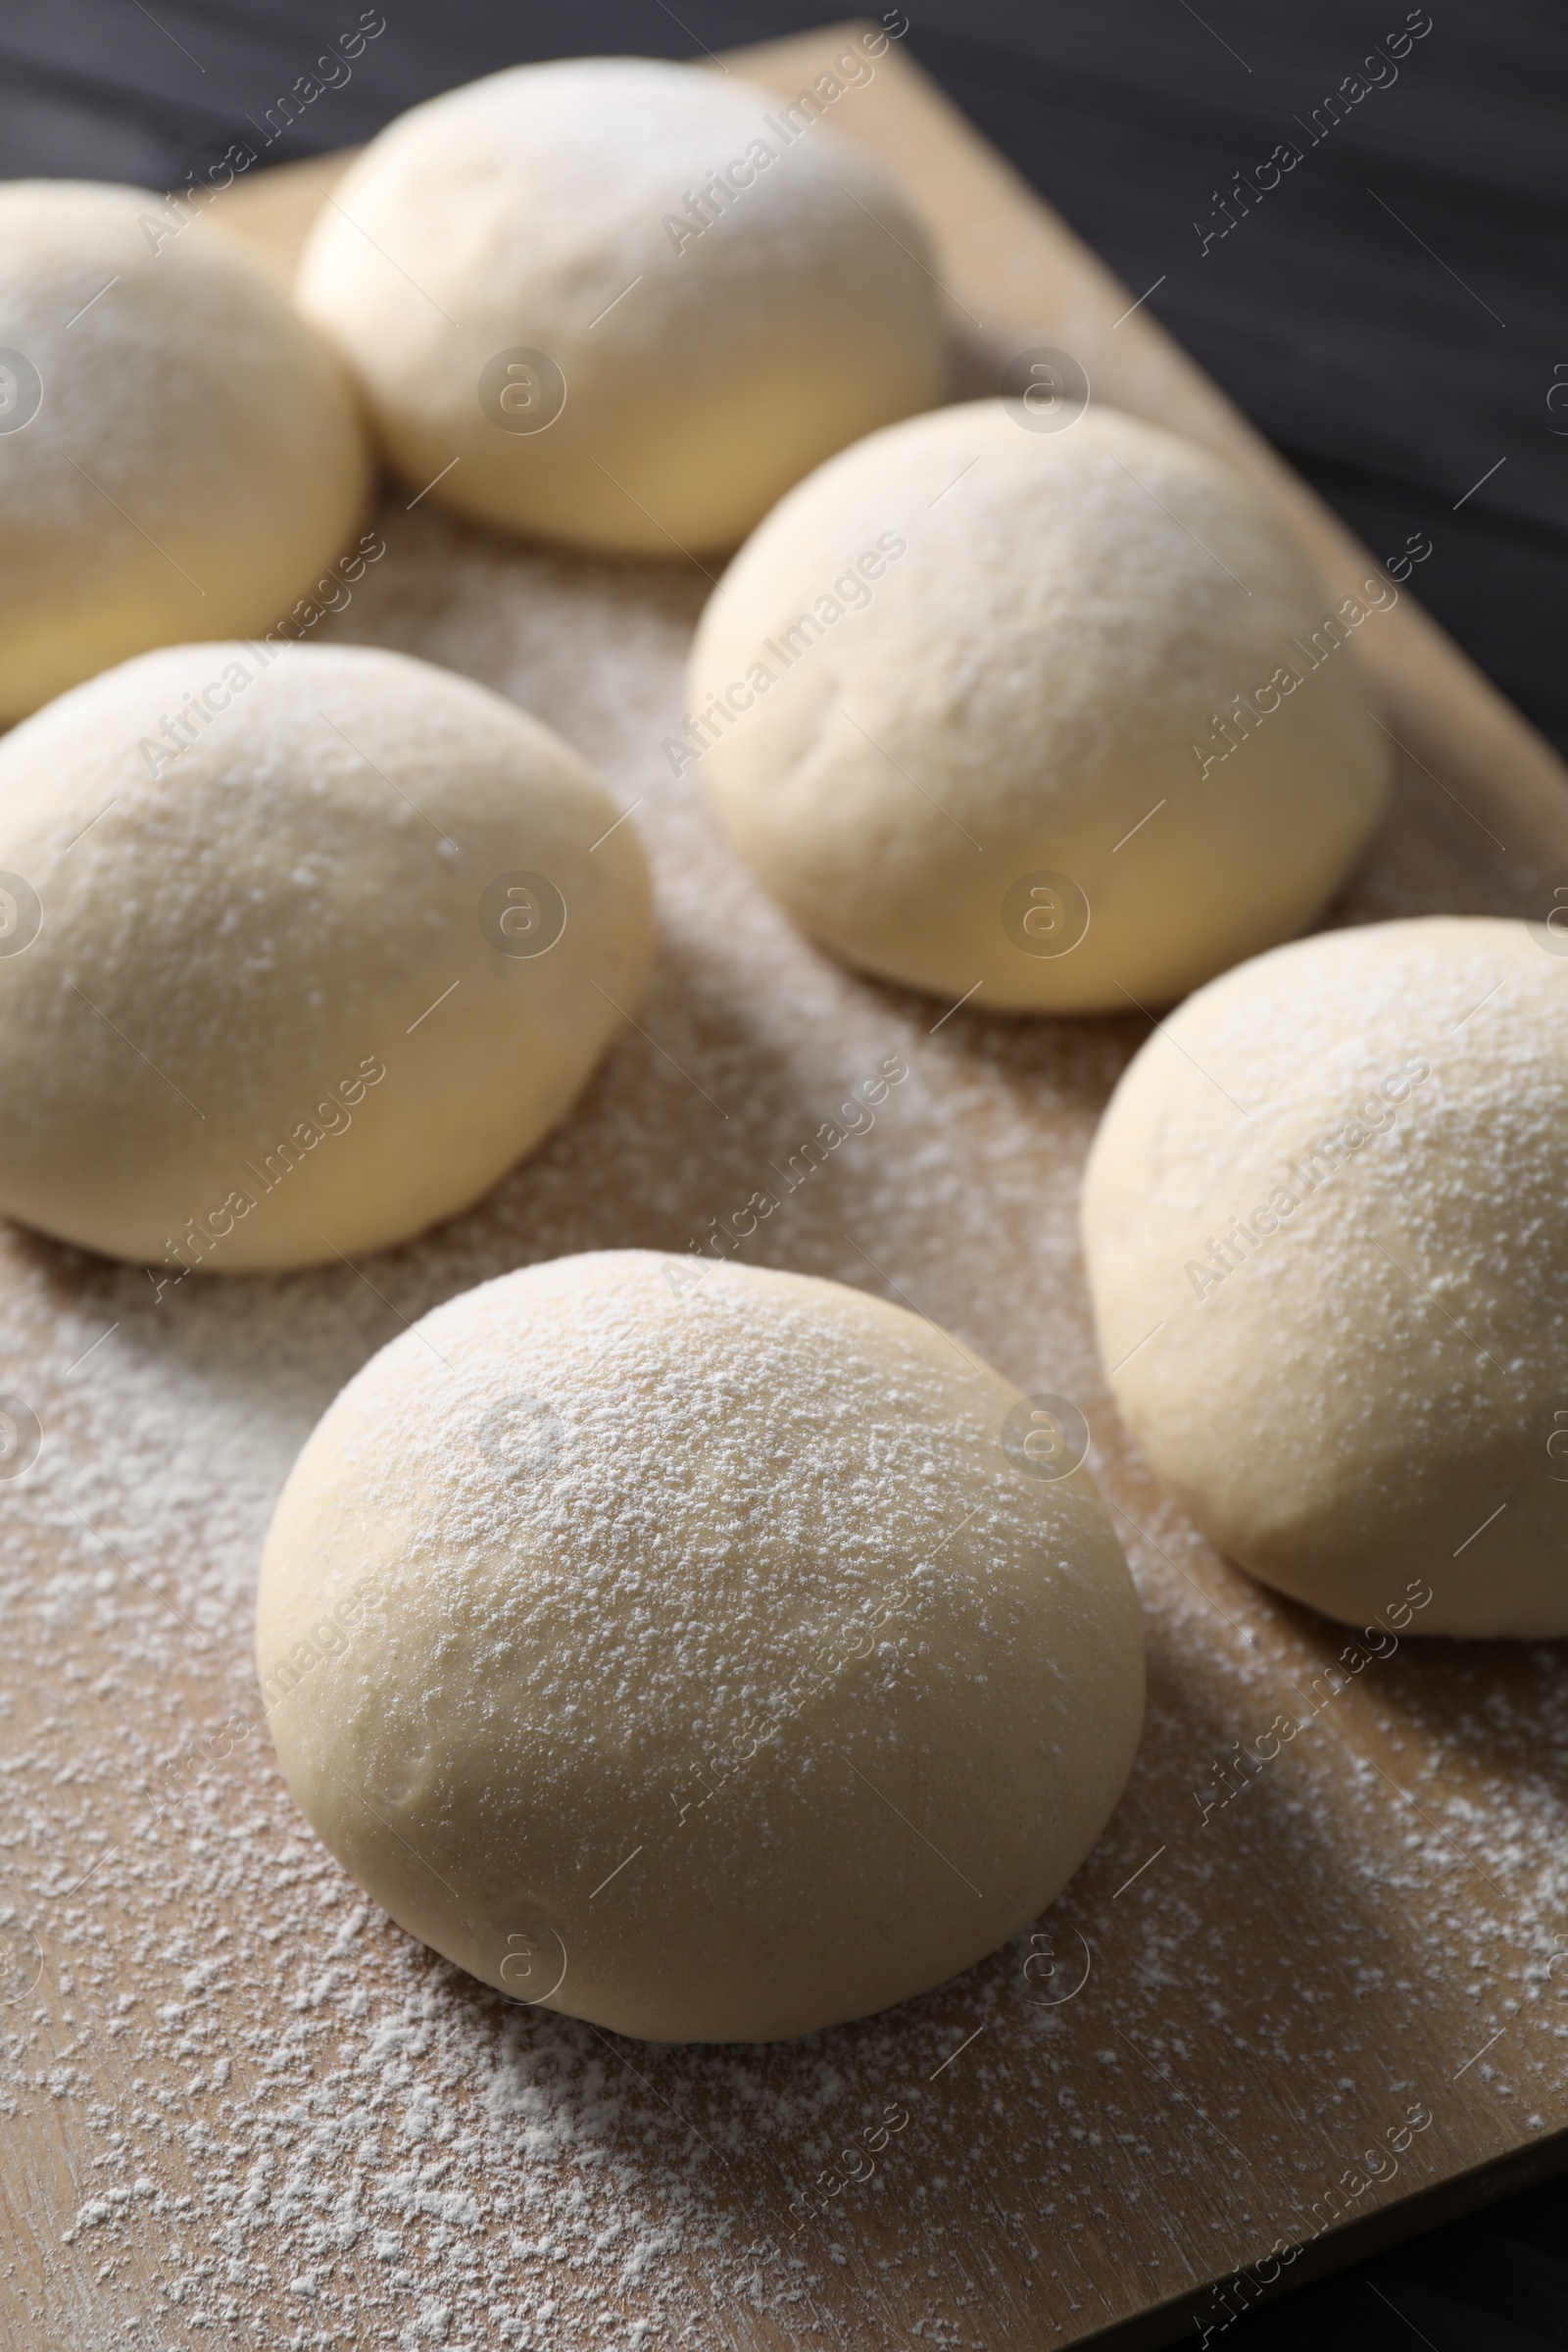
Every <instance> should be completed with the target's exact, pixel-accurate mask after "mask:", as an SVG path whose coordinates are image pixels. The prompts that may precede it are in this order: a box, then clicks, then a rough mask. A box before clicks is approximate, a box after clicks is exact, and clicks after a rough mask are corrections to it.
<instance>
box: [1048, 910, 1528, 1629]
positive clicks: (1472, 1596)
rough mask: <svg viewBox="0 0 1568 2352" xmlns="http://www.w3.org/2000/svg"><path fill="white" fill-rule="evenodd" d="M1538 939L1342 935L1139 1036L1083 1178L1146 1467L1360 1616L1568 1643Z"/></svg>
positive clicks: (1480, 928) (1458, 924)
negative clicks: (1145, 1037)
mask: <svg viewBox="0 0 1568 2352" xmlns="http://www.w3.org/2000/svg"><path fill="white" fill-rule="evenodd" d="M1559 949H1560V943H1557V942H1553V941H1552V940H1551V938H1550V937H1549V935H1548V933H1547V931H1546V929H1545V926H1544V925H1543V926H1542V927H1541V928H1540V930H1539V932H1538V931H1537V930H1536V929H1535V927H1534V926H1529V927H1527V926H1526V925H1525V924H1523V923H1513V922H1503V921H1495V920H1492V919H1490V918H1486V917H1481V916H1431V917H1427V918H1424V919H1422V920H1417V921H1410V922H1394V923H1377V924H1373V925H1370V926H1369V927H1367V928H1366V929H1364V930H1354V931H1335V932H1330V933H1328V934H1327V935H1326V936H1324V937H1322V938H1317V939H1308V940H1302V941H1300V942H1299V943H1298V944H1297V945H1295V946H1292V947H1286V948H1280V949H1277V950H1276V951H1275V952H1274V953H1273V954H1272V955H1269V956H1262V957H1260V958H1259V959H1258V960H1257V961H1256V962H1255V963H1249V964H1246V965H1244V966H1243V967H1242V968H1241V969H1240V970H1239V971H1234V972H1229V973H1227V974H1226V976H1225V978H1224V979H1222V980H1216V981H1215V982H1214V983H1213V985H1212V986H1211V987H1209V988H1205V989H1204V990H1203V991H1202V992H1201V994H1200V995H1199V996H1196V997H1194V998H1192V999H1191V1000H1190V1001H1189V1002H1188V1003H1187V1004H1185V1005H1182V1006H1181V1008H1180V1009H1179V1010H1178V1011H1177V1012H1175V1013H1174V1014H1172V1016H1171V1018H1170V1019H1169V1020H1168V1021H1167V1022H1166V1024H1165V1028H1164V1033H1163V1034H1162V1035H1155V1036H1153V1037H1152V1038H1151V1039H1150V1040H1149V1043H1148V1044H1147V1045H1146V1046H1145V1047H1144V1048H1143V1050H1142V1051H1141V1052H1140V1054H1138V1056H1137V1058H1136V1059H1135V1060H1134V1061H1133V1063H1132V1064H1131V1066H1130V1068H1129V1069H1128V1070H1127V1072H1126V1074H1125V1076H1124V1077H1123V1079H1122V1081H1121V1084H1120V1085H1119V1087H1118V1088H1117V1090H1116V1092H1115V1094H1114V1095H1113V1096H1112V1098H1111V1102H1110V1106H1109V1108H1108V1110H1107V1111H1106V1113H1105V1117H1104V1121H1103V1125H1102V1127H1101V1129H1100V1133H1099V1135H1098V1137H1097V1138H1096V1141H1095V1147H1094V1151H1093V1153H1092V1154H1091V1157H1090V1162H1089V1169H1088V1174H1087V1177H1086V1179H1085V1185H1084V1205H1083V1227H1084V1249H1085V1252H1086V1255H1087V1258H1088V1263H1089V1279H1090V1284H1091V1287H1092V1290H1093V1293H1094V1301H1095V1316H1096V1321H1097V1325H1098V1328H1099V1336H1100V1346H1101V1352H1102V1354H1103V1357H1104V1360H1105V1362H1106V1364H1107V1365H1110V1366H1112V1367H1116V1368H1115V1369H1114V1370H1113V1373H1112V1386H1113V1387H1114V1389H1115V1392H1116V1397H1117V1399H1118V1401H1119V1403H1120V1405H1121V1409H1122V1412H1123V1414H1124V1415H1125V1417H1126V1420H1127V1422H1128V1425H1129V1427H1130V1428H1131V1429H1132V1431H1133V1434H1134V1436H1135V1437H1137V1439H1138V1440H1139V1442H1140V1444H1141V1445H1142V1446H1143V1447H1144V1450H1145V1451H1146V1453H1147V1454H1148V1455H1149V1458H1150V1461H1151V1462H1152V1465H1153V1468H1154V1470H1155V1472H1156V1473H1157V1474H1158V1476H1159V1477H1160V1478H1161V1479H1163V1480H1164V1482H1165V1484H1166V1485H1167V1486H1168V1487H1169V1488H1170V1489H1171V1490H1172V1492H1173V1493H1174V1494H1175V1495H1177V1496H1178V1497H1179V1498H1180V1500H1181V1501H1182V1502H1183V1504H1184V1505H1185V1506H1186V1508H1187V1509H1188V1511H1190V1513H1191V1514H1192V1516H1193V1518H1194V1519H1196V1521H1197V1522H1198V1524H1199V1526H1200V1527H1201V1528H1202V1529H1203V1531H1204V1533H1205V1534H1206V1535H1208V1536H1210V1537H1211V1538H1212V1539H1213V1541H1214V1542H1215V1543H1216V1544H1218V1545H1219V1546H1220V1547H1221V1548H1222V1549H1223V1550H1224V1551H1226V1552H1228V1553H1229V1554H1230V1556H1231V1557H1232V1558H1233V1559H1235V1560H1237V1561H1239V1562H1240V1563H1241V1565H1242V1566H1243V1567H1245V1568H1250V1570H1251V1571H1252V1573H1253V1574H1254V1575H1255V1576H1259V1577H1261V1578H1262V1579H1263V1580H1264V1582H1265V1583H1268V1584H1271V1585H1275V1586H1277V1587H1278V1588H1279V1589H1280V1591H1281V1592H1283V1593H1291V1594H1292V1595H1294V1597H1295V1598H1297V1599H1299V1600H1304V1601H1309V1602H1310V1603H1311V1604H1312V1606H1313V1607H1315V1608H1319V1609H1323V1610H1326V1611H1327V1613H1328V1614H1329V1615H1330V1616H1332V1617H1340V1618H1343V1619H1345V1620H1346V1621H1347V1622H1351V1623H1354V1624H1356V1625H1361V1626H1372V1625H1373V1624H1374V1621H1377V1620H1382V1621H1383V1622H1384V1623H1385V1624H1388V1625H1394V1626H1399V1625H1408V1626H1409V1628H1410V1630H1411V1631H1413V1632H1420V1633H1428V1634H1514V1635H1528V1636H1552V1635H1561V1634H1568V1386H1565V1380H1564V1374H1565V1368H1568V1227H1565V1223H1564V1216H1563V1203H1564V1201H1565V1200H1568V962H1565V961H1564V960H1562V959H1561V956H1560V954H1559V952H1558V950H1559Z"/></svg>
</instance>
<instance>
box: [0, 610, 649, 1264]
mask: <svg viewBox="0 0 1568 2352" xmlns="http://www.w3.org/2000/svg"><path fill="white" fill-rule="evenodd" d="M264 655H267V656H270V666H267V667H265V668H264V667H263V661H262V657H263V656H264ZM193 698H195V699H193ZM212 713H216V715H211V714H212ZM171 722H172V726H173V727H177V726H179V725H181V724H182V725H183V728H184V730H185V732H186V734H187V735H188V738H189V740H188V742H187V746H186V748H185V749H184V750H183V751H181V752H180V753H179V754H178V756H177V757H175V756H174V755H173V754H172V752H171V750H170V743H171V739H172V726H171ZM160 744H161V745H162V754H161V756H160V753H159V750H158V746H159V745H160ZM154 766H157V767H158V768H159V772H158V773H157V774H156V775H154V774H152V773H151V772H150V770H151V769H152V768H153V767H154ZM614 819H615V809H614V807H613V803H612V801H611V800H610V797H609V795H608V794H607V793H606V792H605V791H604V789H603V788H602V786H601V785H600V784H599V783H598V781H597V779H596V778H595V777H594V776H593V774H592V773H591V772H590V770H589V769H588V768H587V767H585V766H584V764H583V762H582V761H581V760H579V759H577V757H576V756H575V754H574V753H572V752H571V751H569V750H568V749H567V747H566V746H565V745H564V743H563V742H561V740H560V739H559V737H557V736H555V735H553V734H552V733H551V732H550V731H549V730H548V729H547V728H545V727H543V726H541V725H539V723H538V722H537V721H536V720H534V719H531V718H529V717H527V716H525V715H524V713H523V712H522V711H518V710H517V709H515V706H514V705H512V704H511V703H508V702H505V701H503V700H502V698H501V697H500V696H499V695H496V694H492V693H490V692H489V691H488V689H486V688H484V687H481V686H475V685H472V684H470V683H469V682H468V681H467V680H466V679H464V678H459V677H455V676H453V674H452V673H451V672H450V671H448V670H443V669H437V668H435V667H434V666H433V665H432V664H430V663H429V662H417V661H413V660H411V659H409V658H408V657H407V656H406V655H402V654H393V653H383V652H380V651H374V650H371V649H370V648H368V647H361V646H344V647H333V648H327V647H318V646H293V647H290V648H288V649H286V650H284V651H282V652H280V653H279V652H278V651H277V650H276V649H275V648H270V647H262V648H258V647H256V646H254V645H249V644H228V645H186V646H177V647H171V648H167V649H164V650H162V651H160V652H158V653H154V654H144V655H142V656H140V657H139V658H138V659H137V660H136V661H134V662H126V663H124V664H123V666H122V667H121V668H119V669H115V670H111V671H109V672H108V673H107V675H105V676H104V677H101V678H95V679H93V680H92V681H91V682H90V683H89V684H87V685H85V686H78V687H76V688H75V689H74V690H73V692H72V693H71V694H69V695H66V696H63V697H62V698H61V700H60V701H59V702H57V703H52V704H50V705H49V706H48V708H47V709H45V710H43V711H38V712H37V713H36V714H35V715H34V716H33V717H32V718H30V719H27V720H25V722H24V723H23V725H22V726H20V727H19V728H18V729H17V730H16V732H15V733H14V734H13V735H11V736H10V737H8V738H7V740H6V742H5V743H4V744H3V745H0V1097H3V1099H4V1101H5V1103H6V1105H7V1109H6V1116H5V1119H4V1122H3V1124H0V1209H3V1210H4V1211H5V1212H6V1213H7V1214H9V1215H11V1216H15V1217H20V1218H22V1219H24V1220H25V1222H26V1223H27V1224H30V1225H35V1226H37V1227H38V1228H40V1230H41V1231H43V1232H45V1233H50V1234H54V1235H56V1236H58V1237H59V1238H60V1239H62V1240H64V1241H69V1242H77V1243H80V1244H82V1245H83V1246H84V1247H86V1248H88V1249H93V1250H104V1251H106V1252H108V1253H109V1254H110V1255H111V1256H116V1257H123V1258H128V1259H130V1260H131V1261H132V1262H142V1263H145V1264H148V1265H150V1266H154V1267H162V1268H164V1269H165V1270H166V1272H167V1274H168V1276H169V1278H170V1279H178V1278H179V1277H180V1274H181V1269H182V1268H184V1267H187V1266H189V1267H193V1268H194V1267H201V1268H204V1269H207V1270H211V1271H215V1272H219V1273H240V1272H244V1271H247V1270H249V1269H251V1268H253V1267H268V1266H294V1265H304V1264H309V1263H311V1262H313V1261H315V1260H318V1259H327V1260H330V1259H331V1258H332V1257H333V1255H334V1252H335V1251H342V1252H344V1253H345V1254H348V1255H352V1254H354V1252H355V1251H356V1250H367V1249H375V1248H378V1247H380V1246H382V1245H384V1244H388V1243H392V1242H396V1241H402V1240H405V1239H407V1238H408V1237H409V1236H410V1235H412V1234H415V1233H417V1232H419V1231H420V1230H421V1229H422V1228H423V1227H425V1226H426V1225H430V1224H432V1223H434V1222H435V1221H436V1220H437V1219H439V1218H442V1217H446V1216H450V1215H453V1214H454V1213H455V1212H456V1211H457V1210H459V1209H461V1208H464V1207H466V1205H467V1204H468V1202H469V1201H473V1200H475V1199H476V1198H477V1197H478V1195H479V1194H481V1193H482V1192H484V1191H485V1190H486V1189H487V1187H488V1186H490V1185H491V1184H493V1183H494V1182H495V1180H496V1178H497V1177H498V1176H500V1175H501V1174H502V1172H503V1170H504V1169H506V1168H507V1167H508V1166H510V1165H511V1163H512V1161H513V1160H515V1159H516V1158H517V1157H518V1156H519V1155H520V1154H521V1153H522V1152H526V1151H528V1150H529V1149H530V1148H531V1147H532V1146H533V1145H534V1144H535V1143H537V1142H538V1141H539V1139H540V1138H541V1137H542V1136H543V1135H544V1134H545V1133H546V1132H547V1131H548V1130H549V1129H550V1128H551V1127H552V1126H553V1125H554V1124H555V1122H556V1121H557V1120H558V1119H559V1118H560V1117H561V1115H562V1113H563V1112H564V1109H565V1108H566V1106H567V1104H568V1103H570V1102H571V1100H572V1098H573V1096H574V1095H575V1094H576V1093H577V1091H578V1089H579V1088H580V1087H581V1085H582V1084H583V1081H584V1080H585V1079H586V1077H587V1076H588V1073H589V1071H590V1070H591V1069H592V1067H593V1065H594V1063H595V1062H596V1061H597V1060H598V1058H599V1055H600V1054H601V1053H602V1051H603V1049H604V1047H605V1045H606V1043H607V1042H608V1040H609V1038H610V1037H611V1035H612V1034H613V1031H614V1030H615V1029H616V1028H618V1026H619V1023H620V1014H619V1012H618V1011H617V1010H616V1009H615V1007H616V1006H617V1005H620V1006H627V1005H630V1004H631V1003H632V1001H633V999H634V997H635V994H636V992H637V989H638V988H639V986H640V984H641V981H642V978H643V974H644V971H645V969H646V966H647V962H648V957H649V954H650V947H651V924H652V918H651V911H650V902H649V889H648V879H647V871H646V866H645V862H644V858H643V854H642V851H641V848H640V847H639V845H638V843H637V841H636V839H635V838H634V836H633V833H632V829H631V827H630V826H629V825H620V826H617V827H616V830H615V831H614V832H613V834H612V835H611V837H610V839H609V840H608V841H604V842H603V843H602V844H601V846H600V847H599V849H598V850H597V851H595V852H593V854H592V855H590V851H591V849H592V845H593V844H594V843H595V842H596V841H598V840H599V838H600V836H601V835H602V834H604V833H605V831H606V829H607V827H609V826H611V825H612V824H613V823H614ZM509 893H511V894H513V895H511V896H509ZM535 947H540V948H541V949H542V952H539V953H533V952H532V951H533V950H534V949H535ZM595 983H597V985H595ZM376 1073H379V1074H376Z"/></svg>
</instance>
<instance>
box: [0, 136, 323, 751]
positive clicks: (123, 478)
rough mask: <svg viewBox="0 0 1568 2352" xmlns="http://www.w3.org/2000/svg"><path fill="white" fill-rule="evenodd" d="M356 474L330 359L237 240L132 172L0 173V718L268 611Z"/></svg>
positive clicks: (275, 610) (314, 549)
mask: <svg viewBox="0 0 1568 2352" xmlns="http://www.w3.org/2000/svg"><path fill="white" fill-rule="evenodd" d="M368 486H369V462H368V455H367V452H366V448H365V442H364V436H363V434H362V432H361V429H360V424H359V419H358V417H357V416H356V414H355V410H354V405H353V400H352V397H351V394H350V392H349V389H348V384H347V380H346V378H345V376H344V373H343V370H342V368H340V367H339V365H338V363H337V361H336V359H335V358H334V357H333V355H332V353H331V352H330V351H328V350H327V349H326V347H325V346H324V345H323V344H322V342H321V341H320V339H319V337H318V336H317V335H316V334H315V333H314V331H313V330H312V329H311V328H310V327H309V326H307V325H306V324H305V323H304V321H303V320H302V319H299V318H297V317H296V315H295V313H294V312H293V311H292V310H291V309H290V308H289V304H288V300H287V297H286V295H285V294H284V293H282V292H281V291H280V290H279V289H278V287H277V286H275V285H274V284H273V282H272V280H271V279H270V277H269V276H268V275H267V273H266V271H265V270H264V269H263V268H262V267H261V265H260V264H259V263H257V262H256V261H254V260H253V259H252V258H251V256H250V255H249V254H248V253H247V252H246V250H245V248H244V246H243V245H241V244H239V243H238V241H237V240H235V239H233V238H230V237H227V236H225V235H224V234H223V233H222V231H221V230H220V229H217V228H214V227H213V226H211V225H210V224H209V223H207V222H201V223H197V222H195V221H190V222H188V223H187V225H186V226H184V227H180V226H179V214H178V212H177V211H175V210H174V209H173V208H172V207H171V206H170V204H169V202H168V200H167V199H166V198H164V197H162V196H154V195H152V194H150V193H149V192H147V191H146V190H145V189H141V188H107V187H93V186H84V185H79V184H77V183H75V182H73V181H62V180H18V181H14V182H13V183H12V184H11V185H10V186H8V187H0V722H3V723H6V724H9V723H10V721H11V720H12V719H15V718H20V717H21V716H22V715H23V714H24V712H25V711H33V710H36V708H37V707H38V705H39V704H40V703H44V702H47V701H48V700H49V698H50V697H51V696H52V695H56V694H61V693H63V692H64V691H65V689H66V688H67V687H68V686H73V685H75V683H76V682H77V680H78V679H80V678H88V677H91V676H92V675H93V674H94V673H95V672H96V671H98V670H100V669H104V668H107V667H108V665H109V664H110V663H111V662H123V660H124V659H125V657H126V656H127V655H129V654H137V653H140V652H141V651H142V650H143V648H144V647H147V646H153V645H170V644H178V643H180V642H181V641H183V640H185V639H188V638H192V637H208V638H213V637H225V636H229V635H239V634H241V633H242V632H245V631H249V630H258V631H260V630H265V629H267V628H269V627H270V625H271V623H272V622H273V621H274V620H276V619H277V618H278V617H279V616H280V615H281V614H282V613H286V612H287V611H288V609H289V607H290V606H291V604H292V603H293V602H294V600H295V599H296V598H297V597H299V596H300V595H302V594H303V593H304V592H305V591H306V590H307V589H308V588H309V587H310V586H311V585H312V583H313V581H314V580H315V579H316V578H317V576H318V575H319V573H320V571H321V570H322V569H323V568H324V567H325V566H327V565H328V564H330V563H331V562H332V559H333V558H334V557H335V556H336V555H337V554H338V552H339V551H340V549H341V548H342V547H343V545H344V543H345V542H346V540H347V539H348V538H349V536H350V534H351V532H352V530H353V527H354V522H355V519H356V517H357V515H358V514H359V512H360V509H361V507H362V506H363V505H364V503H365V499H366V496H367V493H368Z"/></svg>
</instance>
